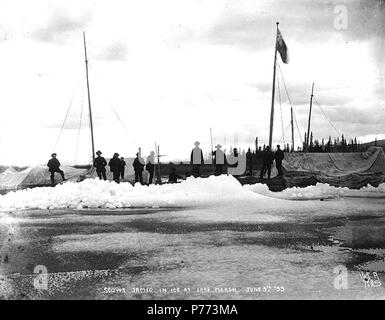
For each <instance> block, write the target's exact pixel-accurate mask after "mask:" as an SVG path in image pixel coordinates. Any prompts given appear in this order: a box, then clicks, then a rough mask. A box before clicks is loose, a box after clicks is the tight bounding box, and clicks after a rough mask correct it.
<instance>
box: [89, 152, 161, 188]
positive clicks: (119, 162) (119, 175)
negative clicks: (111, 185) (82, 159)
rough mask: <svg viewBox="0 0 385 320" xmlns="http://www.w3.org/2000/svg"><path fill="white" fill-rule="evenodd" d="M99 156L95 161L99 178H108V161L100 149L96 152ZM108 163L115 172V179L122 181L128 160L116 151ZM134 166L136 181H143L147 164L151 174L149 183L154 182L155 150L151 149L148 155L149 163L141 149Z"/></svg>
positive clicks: (113, 172) (117, 181)
mask: <svg viewBox="0 0 385 320" xmlns="http://www.w3.org/2000/svg"><path fill="white" fill-rule="evenodd" d="M96 154H97V157H96V158H95V161H94V167H95V168H96V173H97V175H98V177H99V179H100V180H101V179H103V180H107V176H106V166H107V161H106V159H105V158H104V157H102V156H101V154H102V152H101V151H98V152H96ZM108 165H109V167H110V170H111V172H112V174H113V180H114V181H115V182H116V183H119V182H120V179H124V169H125V167H126V162H125V160H124V158H123V157H121V158H119V153H114V155H113V157H112V158H111V160H110V161H109V162H108ZM132 166H133V167H134V172H135V182H140V183H141V184H142V183H143V170H144V167H145V166H146V170H147V171H148V172H149V174H150V178H149V184H152V181H153V178H154V169H155V152H154V151H151V153H150V155H149V156H148V157H147V164H146V163H145V162H144V160H143V158H142V157H141V152H140V150H139V152H138V153H136V158H135V160H134V162H133V164H132Z"/></svg>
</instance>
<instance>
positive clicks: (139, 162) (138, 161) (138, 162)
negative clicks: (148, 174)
mask: <svg viewBox="0 0 385 320" xmlns="http://www.w3.org/2000/svg"><path fill="white" fill-rule="evenodd" d="M132 166H133V167H134V171H135V183H136V182H140V183H141V184H143V168H144V160H143V159H142V157H141V156H140V152H138V153H137V154H136V158H135V160H134V163H133V164H132Z"/></svg>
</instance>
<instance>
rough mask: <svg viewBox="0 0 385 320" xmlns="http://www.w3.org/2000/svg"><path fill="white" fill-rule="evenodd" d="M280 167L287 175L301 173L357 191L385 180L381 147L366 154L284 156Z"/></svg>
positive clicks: (302, 154) (384, 155) (384, 166)
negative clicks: (356, 189)
mask: <svg viewBox="0 0 385 320" xmlns="http://www.w3.org/2000/svg"><path fill="white" fill-rule="evenodd" d="M282 166H283V168H284V169H285V171H286V173H285V175H286V176H287V175H288V174H287V173H288V172H289V173H290V172H292V173H297V176H298V174H300V173H301V174H303V176H304V177H307V178H309V176H312V177H313V178H315V179H316V180H317V181H319V182H324V183H329V184H330V185H335V186H342V187H349V188H360V187H362V186H365V185H367V184H372V185H378V183H381V182H384V181H385V154H384V151H383V149H382V148H380V147H370V148H369V149H368V150H367V151H366V152H348V153H285V159H284V160H283V162H282Z"/></svg>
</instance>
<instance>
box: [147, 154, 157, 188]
mask: <svg viewBox="0 0 385 320" xmlns="http://www.w3.org/2000/svg"><path fill="white" fill-rule="evenodd" d="M146 170H147V171H148V172H149V174H150V179H149V181H148V184H152V180H153V179H154V170H155V152H154V151H151V153H150V155H149V156H148V157H147V164H146Z"/></svg>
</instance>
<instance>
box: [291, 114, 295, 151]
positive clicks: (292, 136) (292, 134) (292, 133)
mask: <svg viewBox="0 0 385 320" xmlns="http://www.w3.org/2000/svg"><path fill="white" fill-rule="evenodd" d="M290 112H291V121H290V122H291V151H292V152H294V121H293V107H291V108H290Z"/></svg>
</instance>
